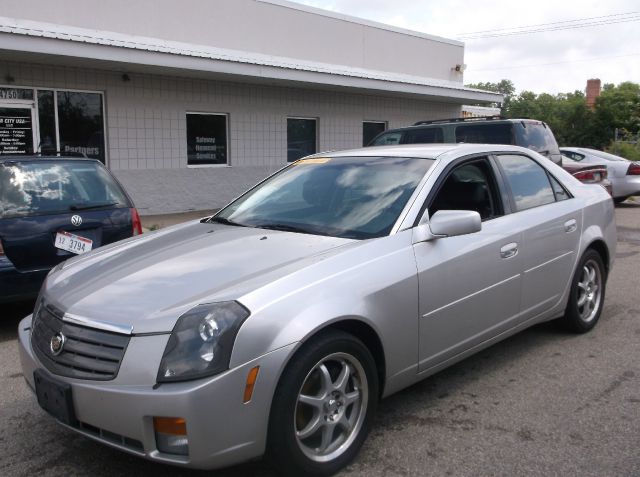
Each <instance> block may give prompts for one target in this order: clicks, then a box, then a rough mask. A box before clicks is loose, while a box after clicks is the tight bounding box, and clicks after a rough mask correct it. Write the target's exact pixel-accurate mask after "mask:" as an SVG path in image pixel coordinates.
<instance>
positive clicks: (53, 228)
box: [0, 160, 132, 271]
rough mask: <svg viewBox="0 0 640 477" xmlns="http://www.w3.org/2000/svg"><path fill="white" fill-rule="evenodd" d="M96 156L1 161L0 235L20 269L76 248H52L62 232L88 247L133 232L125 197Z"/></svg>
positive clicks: (49, 262)
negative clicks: (75, 236)
mask: <svg viewBox="0 0 640 477" xmlns="http://www.w3.org/2000/svg"><path fill="white" fill-rule="evenodd" d="M105 177H107V178H108V177H109V173H108V172H107V171H106V170H104V168H102V166H100V165H98V164H97V163H96V162H95V161H79V160H75V161H69V160H61V162H59V163H57V162H55V161H48V160H42V161H38V160H33V161H16V162H14V163H5V164H4V165H0V183H1V184H2V187H1V188H0V240H2V244H3V247H4V251H5V254H6V256H7V258H8V259H9V260H10V261H11V263H12V264H13V265H14V266H15V267H16V268H17V269H18V270H20V271H32V270H44V269H49V268H51V267H53V266H55V265H56V264H58V263H60V262H61V261H63V260H66V259H67V258H70V257H72V256H74V255H75V254H74V253H72V252H69V251H66V250H63V249H61V248H56V247H55V243H56V235H57V234H58V233H60V232H67V233H70V234H73V235H77V236H79V237H82V238H84V239H88V240H90V241H91V248H92V249H95V248H97V247H99V246H101V245H104V244H107V243H111V242H114V241H117V240H121V239H124V238H127V237H130V236H131V235H132V224H131V211H130V208H129V207H130V203H129V201H128V198H127V197H126V195H124V193H123V192H122V191H121V190H119V187H118V186H117V184H116V183H115V182H114V181H113V179H110V181H111V182H110V183H109V182H105V181H104V180H103V179H104V178H105Z"/></svg>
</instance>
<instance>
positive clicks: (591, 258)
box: [563, 249, 607, 333]
mask: <svg viewBox="0 0 640 477" xmlns="http://www.w3.org/2000/svg"><path fill="white" fill-rule="evenodd" d="M606 282H607V274H606V270H605V268H604V264H603V262H602V257H601V256H600V254H599V253H598V252H596V251H595V250H593V249H588V250H587V251H586V252H585V254H584V255H583V256H582V259H581V260H580V263H579V264H578V267H577V268H576V271H575V273H574V276H573V280H572V282H571V294H570V295H569V303H567V308H566V310H565V314H564V317H563V321H564V324H565V326H566V327H567V328H568V329H569V330H571V331H573V332H575V333H586V332H587V331H589V330H591V329H592V328H593V327H594V326H596V323H597V322H598V320H599V319H600V314H601V313H602V308H603V306H604V297H605V291H606Z"/></svg>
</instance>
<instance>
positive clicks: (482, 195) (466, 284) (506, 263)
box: [414, 158, 522, 372]
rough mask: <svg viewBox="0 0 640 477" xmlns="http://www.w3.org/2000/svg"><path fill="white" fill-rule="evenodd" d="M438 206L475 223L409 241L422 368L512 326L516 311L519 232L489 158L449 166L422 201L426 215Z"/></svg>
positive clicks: (426, 368) (519, 272) (518, 296)
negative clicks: (472, 228)
mask: <svg viewBox="0 0 640 477" xmlns="http://www.w3.org/2000/svg"><path fill="white" fill-rule="evenodd" d="M437 210H474V211H476V212H478V213H479V214H480V217H481V218H482V230H481V231H479V232H476V233H473V234H469V235H461V236H456V237H445V238H439V239H436V240H432V241H430V242H425V243H417V244H415V245H414V252H415V257H416V263H417V267H418V283H419V290H420V365H419V371H421V372H422V371H426V370H428V369H429V368H432V367H434V366H437V365H439V364H441V363H444V362H446V361H448V360H450V359H452V358H455V357H456V356H457V355H459V354H460V353H462V352H464V351H466V350H468V349H469V348H472V347H474V346H476V345H478V344H480V343H482V342H483V341H486V340H487V339H490V338H492V337H493V336H496V335H498V334H500V333H501V332H503V331H505V330H507V329H509V328H512V327H513V326H515V325H516V324H517V323H518V319H519V313H520V289H521V286H522V281H521V270H522V261H521V255H520V254H518V247H519V246H520V243H521V241H522V233H521V232H520V231H513V230H512V229H513V224H512V215H511V214H509V215H504V207H503V204H502V199H501V195H500V193H499V190H498V187H497V181H496V177H495V173H494V169H493V167H492V166H491V164H490V162H489V160H488V159H486V158H479V159H474V160H472V161H470V162H465V163H463V164H461V165H460V166H458V167H457V168H455V169H453V170H452V171H451V173H450V174H449V175H448V177H447V179H446V180H445V181H444V183H443V185H442V187H441V188H440V189H439V190H438V192H437V193H436V195H435V197H434V199H433V200H432V201H431V203H430V204H428V212H429V215H430V216H432V215H433V214H434V213H435V212H436V211H437Z"/></svg>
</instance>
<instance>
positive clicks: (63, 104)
mask: <svg viewBox="0 0 640 477" xmlns="http://www.w3.org/2000/svg"><path fill="white" fill-rule="evenodd" d="M56 96H57V104H58V134H59V144H60V152H61V153H63V154H65V153H66V154H69V153H78V154H84V155H86V156H87V157H91V158H93V159H99V160H100V161H102V162H103V163H104V162H105V150H104V113H103V108H102V95H101V94H99V93H82V92H77V91H57V92H56ZM38 99H39V100H40V98H38ZM41 140H42V138H41Z"/></svg>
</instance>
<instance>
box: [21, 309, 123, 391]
mask: <svg viewBox="0 0 640 477" xmlns="http://www.w3.org/2000/svg"><path fill="white" fill-rule="evenodd" d="M57 334H62V335H63V336H64V344H63V346H62V351H61V352H60V353H59V354H58V355H55V354H54V353H53V351H52V350H51V340H52V338H53V337H54V336H56V335H57ZM127 344H129V336H127V335H121V334H118V333H112V332H109V331H102V330H96V329H93V328H87V327H84V326H78V325H73V324H70V323H67V322H64V321H62V313H60V312H59V311H57V310H55V309H53V308H52V307H50V306H47V305H44V304H43V305H40V306H38V307H37V310H36V314H35V316H34V320H33V325H32V330H31V345H32V347H33V349H34V351H35V353H36V355H37V356H38V358H39V359H40V361H41V362H42V364H43V365H44V366H45V367H46V368H47V369H48V370H49V371H51V372H52V373H53V374H57V375H59V376H66V377H69V378H77V379H91V380H98V381H108V380H110V379H113V378H115V377H116V375H117V374H118V369H119V368H120V363H121V361H122V358H123V356H124V352H125V349H126V348H127Z"/></svg>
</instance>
